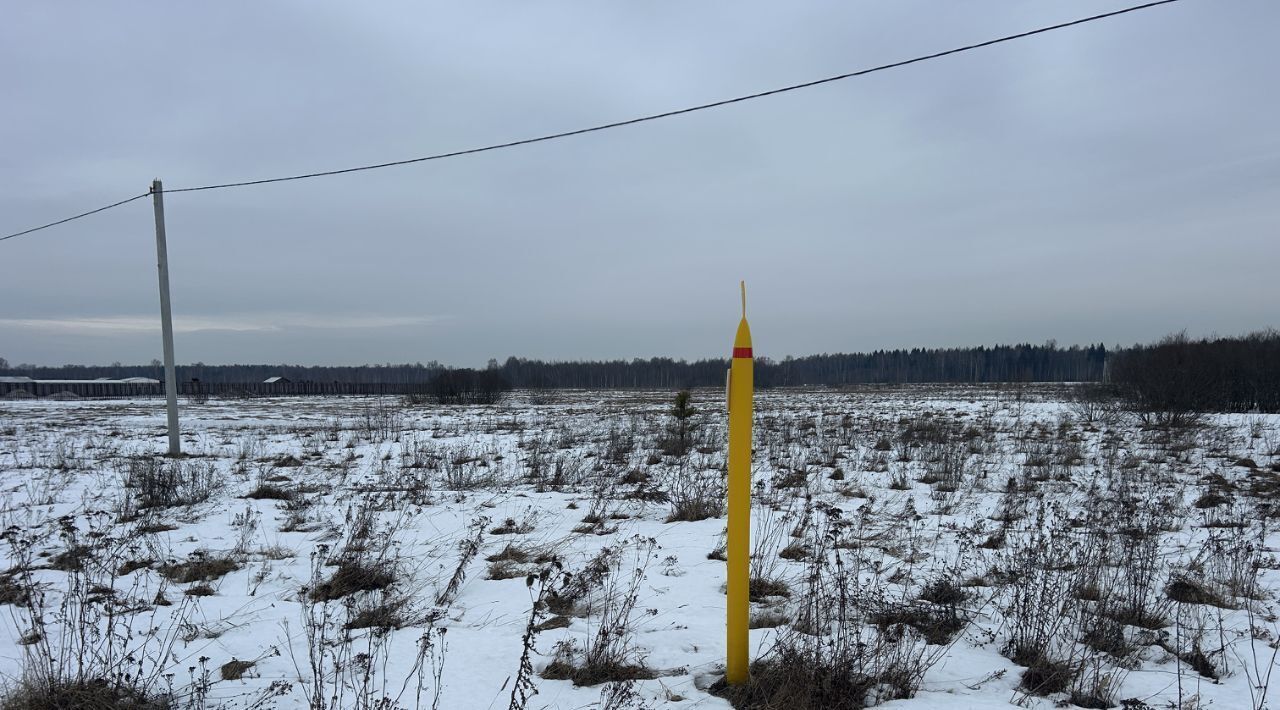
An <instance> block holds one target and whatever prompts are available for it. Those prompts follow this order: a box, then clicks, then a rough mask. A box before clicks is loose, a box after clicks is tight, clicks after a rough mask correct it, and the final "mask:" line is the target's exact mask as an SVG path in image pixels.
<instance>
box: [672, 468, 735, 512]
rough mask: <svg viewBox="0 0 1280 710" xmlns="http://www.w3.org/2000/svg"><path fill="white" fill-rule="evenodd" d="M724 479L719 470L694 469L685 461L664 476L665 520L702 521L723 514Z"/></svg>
mask: <svg viewBox="0 0 1280 710" xmlns="http://www.w3.org/2000/svg"><path fill="white" fill-rule="evenodd" d="M725 490H726V489H725V478H724V475H723V474H722V473H721V472H719V471H703V470H697V469H696V468H694V467H693V466H692V465H690V464H688V463H687V462H681V464H680V466H679V468H677V469H676V470H675V471H673V472H672V473H671V475H670V476H669V477H668V478H667V491H666V492H667V499H668V500H670V501H671V514H670V515H668V516H667V522H669V523H671V522H677V521H695V520H706V519H707V518H718V517H720V516H721V515H724V501H725Z"/></svg>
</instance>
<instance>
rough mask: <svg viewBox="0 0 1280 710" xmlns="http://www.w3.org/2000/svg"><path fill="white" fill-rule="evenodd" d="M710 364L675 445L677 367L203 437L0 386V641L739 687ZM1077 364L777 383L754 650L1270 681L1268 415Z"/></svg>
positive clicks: (1091, 686)
mask: <svg viewBox="0 0 1280 710" xmlns="http://www.w3.org/2000/svg"><path fill="white" fill-rule="evenodd" d="M722 394H723V393H721V392H715V391H697V392H695V393H694V406H695V407H697V408H698V410H699V413H698V414H697V415H695V417H694V421H695V422H696V423H697V424H698V427H697V428H696V429H695V430H694V432H693V434H692V436H691V439H690V440H689V441H688V442H687V446H688V447H689V448H688V450H687V451H685V452H683V453H682V452H681V449H683V448H685V445H682V444H681V442H680V441H678V440H677V439H676V437H675V435H674V434H673V433H672V432H671V424H672V418H671V416H670V414H669V410H670V408H671V400H672V395H673V393H671V392H650V393H634V392H556V393H549V394H538V395H535V394H531V393H516V394H515V395H514V396H512V397H511V398H510V399H509V400H508V401H507V402H506V403H505V404H502V405H498V406H493V407H440V406H435V405H419V406H407V405H405V404H404V403H402V402H400V401H399V400H395V399H382V400H378V399H374V398H331V399H321V398H299V399H258V400H243V401H222V400H212V401H209V402H206V403H184V404H183V406H182V413H181V416H182V424H183V430H184V435H183V447H184V452H185V453H186V454H188V457H187V458H183V459H180V460H171V459H167V458H163V457H159V456H158V454H159V453H161V452H163V451H164V450H165V446H166V438H165V432H164V409H163V401H159V400H147V401H127V402H120V401H111V402H105V401H18V400H15V401H0V514H2V515H3V520H2V521H0V523H2V524H0V527H3V528H4V529H5V533H4V540H3V541H0V555H2V556H3V557H4V560H3V563H2V567H0V602H2V603H3V607H2V609H0V625H2V626H3V629H2V630H0V675H3V677H5V678H7V679H8V685H9V687H10V688H11V689H15V688H18V687H19V686H20V685H21V679H22V678H23V676H24V672H25V673H27V674H28V675H33V674H34V675H40V674H43V675H44V676H46V677H47V676H49V675H51V674H52V675H54V676H57V677H62V678H65V677H71V678H75V677H80V678H82V679H88V678H97V677H101V676H103V675H104V674H108V675H109V674H111V673H113V672H114V673H117V674H128V676H129V681H128V682H129V683H132V684H135V685H139V686H144V687H145V688H146V689H147V690H148V691H150V692H151V693H163V692H171V693H172V694H173V695H174V697H176V698H177V699H178V702H177V706H178V707H254V706H256V707H278V708H292V707H326V708H327V707H334V708H338V707H343V708H345V707H395V706H399V707H406V708H412V707H439V708H447V709H454V708H462V709H466V708H506V707H512V706H514V707H528V708H542V707H550V708H587V707H677V708H695V707H697V708H727V707H730V705H729V703H728V702H727V701H726V700H724V699H722V698H720V697H716V696H714V695H712V694H711V693H709V692H708V688H709V686H711V684H712V683H714V682H715V681H716V680H717V679H718V677H719V674H720V673H721V672H722V666H721V664H722V660H723V658H722V657H723V643H724V591H723V587H724V580H725V566H724V563H723V562H722V561H720V555H719V554H718V550H719V548H720V547H721V546H722V545H723V530H724V518H723V514H722V511H721V510H718V508H719V507H720V503H721V500H722V497H723V495H722V485H723V481H722V476H723V467H724V460H725V457H724V409H723V404H722V401H721V399H722ZM1066 395H1067V390H1066V389H1065V388H1060V387H1048V386H1041V387H1032V388H1003V389H995V388H964V387H907V388H867V389H860V390H856V391H849V392H835V391H798V390H775V391H765V392H761V393H758V395H757V404H756V412H757V415H756V433H755V436H756V440H755V443H756V446H755V465H754V472H753V474H754V482H755V492H754V496H755V497H754V499H753V506H754V507H753V521H752V525H753V529H752V535H753V550H754V555H753V562H752V570H753V578H754V579H753V585H754V584H756V582H757V581H758V582H759V585H758V588H757V589H756V590H754V591H757V592H759V593H758V594H756V595H755V596H757V597H758V601H755V602H753V610H752V618H753V626H758V627H759V628H755V629H754V630H753V631H752V632H751V642H752V652H753V654H754V655H756V656H757V657H761V658H764V659H769V658H774V657H775V656H774V655H771V653H772V652H773V651H775V650H777V649H779V648H785V649H792V650H797V649H798V650H800V651H802V654H801V657H802V658H803V657H805V656H804V655H803V652H807V653H809V654H811V655H810V656H809V657H808V658H810V659H816V660H817V661H819V663H816V664H810V665H821V662H822V661H824V660H826V661H830V660H833V659H837V660H839V662H841V663H845V664H848V663H855V664H858V665H859V667H858V668H853V669H852V670H850V669H849V668H845V669H844V672H852V673H855V674H856V673H865V674H866V675H867V676H868V677H870V678H871V682H870V683H868V685H867V686H866V687H865V688H862V687H861V686H859V687H860V688H862V689H861V690H859V691H858V692H859V693H863V692H864V691H865V694H864V695H863V697H860V698H858V699H857V700H858V701H861V700H863V699H885V700H887V702H886V703H885V705H884V706H885V707H892V708H903V709H906V708H935V707H943V708H1000V707H1008V706H1009V705H1010V704H1011V703H1014V704H1021V705H1023V706H1024V707H1044V708H1048V707H1054V706H1055V705H1058V704H1070V702H1071V700H1073V699H1074V701H1076V702H1077V703H1084V704H1086V705H1088V704H1089V703H1090V702H1091V701H1102V702H1093V704H1092V706H1094V707H1101V706H1104V705H1105V704H1108V703H1109V704H1110V705H1111V706H1119V705H1120V703H1121V701H1125V700H1129V699H1133V700H1132V701H1131V705H1130V707H1134V708H1140V707H1145V706H1150V707H1187V708H1191V707H1206V706H1212V707H1216V708H1224V709H1234V708H1250V707H1262V706H1265V704H1266V703H1269V702H1270V700H1269V696H1264V692H1265V687H1266V685H1267V684H1268V683H1269V679H1270V674H1271V670H1272V668H1273V667H1274V665H1275V660H1276V643H1277V641H1276V639H1277V636H1278V635H1280V622H1278V621H1277V617H1276V616H1275V607H1276V595H1275V590H1277V589H1280V575H1278V574H1277V571H1276V568H1277V567H1278V566H1280V565H1278V564H1277V561H1276V558H1275V557H1274V554H1273V551H1274V549H1275V546H1276V545H1277V543H1280V538H1277V535H1276V533H1275V532H1273V530H1272V528H1273V527H1274V523H1273V520H1274V519H1275V516H1276V515H1277V513H1278V512H1280V507H1277V503H1280V473H1277V472H1276V471H1278V470H1280V418H1277V417H1276V416H1266V415H1216V416H1212V417H1208V418H1206V419H1205V420H1204V421H1202V422H1200V423H1199V424H1197V425H1195V426H1192V427H1180V428H1158V427H1147V426H1143V425H1142V423H1141V422H1140V421H1138V420H1137V418H1135V417H1132V416H1129V415H1122V414H1119V413H1116V412H1113V411H1109V410H1105V409H1095V408H1090V407H1086V406H1083V405H1080V404H1077V403H1074V402H1070V401H1067V398H1066ZM673 511H678V512H680V513H681V515H677V516H674V517H685V518H697V517H700V516H702V515H706V514H711V515H712V516H713V517H709V518H704V519H701V520H670V519H671V518H672V517H673ZM841 599H843V600H845V603H846V605H847V607H848V608H847V609H846V608H845V607H841V609H842V611H841V612H840V614H839V616H838V617H833V616H832V614H833V613H834V612H833V611H832V610H833V609H834V608H835V605H836V604H838V602H839V600H841ZM539 600H541V601H540V602H539ZM832 618H838V620H839V621H840V625H841V626H842V628H833V627H832V626H831V625H830V621H831V619H832ZM818 627H822V628H818ZM851 627H857V628H851ZM845 641H851V643H848V644H845V643H844V642H845ZM859 642H861V643H862V644H863V645H861V646H859V645H858V643H859ZM526 649H527V650H526ZM851 649H852V650H851ZM1011 659H1017V661H1019V662H1021V663H1022V664H1023V665H1019V663H1018V662H1015V660H1011ZM589 661H590V663H594V664H595V665H594V666H592V667H591V668H590V669H588V670H590V671H591V672H589V673H588V672H584V671H583V670H582V669H583V667H584V665H589V663H588V662H589ZM1026 666H1034V667H1035V670H1034V672H1033V673H1031V674H1027V673H1026ZM764 668H765V666H761V667H760V669H764ZM522 669H523V670H522ZM760 669H758V670H760ZM886 669H888V670H889V671H893V673H889V672H887V671H886ZM784 670H786V669H784ZM544 675H549V676H553V677H565V676H576V677H577V679H578V680H579V681H596V680H608V679H610V678H613V679H614V680H613V681H611V682H601V683H598V684H596V685H581V686H575V684H574V682H573V680H570V679H550V678H547V677H544ZM775 675H776V674H775ZM793 675H794V674H793ZM224 676H225V677H224ZM628 677H630V678H632V679H633V680H626V678H628ZM912 686H918V689H916V688H913V687H912ZM1020 686H1021V689H1020ZM910 689H915V691H916V692H915V694H914V697H911V698H906V699H902V698H899V699H893V698H894V696H896V695H902V694H904V691H906V690H910ZM1027 690H1030V691H1036V692H1033V693H1028V692H1025V691H1027ZM1277 692H1280V691H1277ZM384 697H386V698H390V699H391V702H392V703H393V704H384V705H377V702H378V701H379V699H381V698H384ZM1273 705H1275V706H1280V702H1276V703H1273Z"/></svg>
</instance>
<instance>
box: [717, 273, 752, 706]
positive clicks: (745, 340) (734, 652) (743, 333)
mask: <svg viewBox="0 0 1280 710" xmlns="http://www.w3.org/2000/svg"><path fill="white" fill-rule="evenodd" d="M741 288H742V321H741V322H739V323H738V334H737V335H736V336H735V337H734V339H733V361H732V365H731V366H730V367H729V383H728V390H729V532H728V539H727V541H726V552H727V557H728V567H729V580H728V585H727V586H728V600H727V611H728V613H727V625H726V626H727V641H728V643H727V652H728V653H727V656H728V657H727V659H726V664H725V666H726V668H725V676H724V679H725V682H726V683H729V684H730V685H737V684H739V683H745V682H746V681H747V664H748V660H747V655H748V654H747V618H748V614H749V611H748V602H749V600H750V591H749V588H750V584H751V571H750V569H751V568H750V562H749V554H750V548H751V414H752V397H753V392H754V381H753V377H754V373H753V371H752V366H753V364H754V361H753V359H752V355H751V328H750V327H749V326H748V325H747V284H746V282H745V281H744V282H742V284H741Z"/></svg>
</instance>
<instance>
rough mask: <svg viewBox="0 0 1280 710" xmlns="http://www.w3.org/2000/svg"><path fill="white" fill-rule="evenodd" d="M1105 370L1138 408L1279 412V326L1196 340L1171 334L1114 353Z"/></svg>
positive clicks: (1122, 392) (1164, 410) (1189, 410)
mask: <svg viewBox="0 0 1280 710" xmlns="http://www.w3.org/2000/svg"><path fill="white" fill-rule="evenodd" d="M1109 375H1110V377H1109V380H1110V383H1111V385H1112V386H1113V387H1115V388H1116V390H1117V391H1118V392H1119V393H1120V394H1121V396H1123V397H1124V398H1125V399H1127V400H1128V402H1129V404H1130V405H1131V406H1132V407H1133V408H1134V409H1136V410H1138V411H1142V412H1156V413H1165V414H1178V413H1188V412H1247V411H1254V410H1256V411H1261V412H1280V332H1277V331H1275V330H1268V331H1263V332H1259V333H1253V334H1251V335H1246V336H1243V337H1232V338H1212V339H1208V338H1206V339H1201V340H1192V339H1189V338H1188V337H1187V336H1186V334H1185V333H1179V334H1176V335H1171V336H1168V337H1166V338H1164V339H1163V340H1161V341H1159V342H1157V343H1155V344H1154V345H1145V346H1142V345H1139V346H1135V347H1133V348H1129V349H1126V350H1124V351H1122V352H1119V353H1116V354H1115V355H1114V357H1113V359H1112V362H1111V365H1110V372H1109Z"/></svg>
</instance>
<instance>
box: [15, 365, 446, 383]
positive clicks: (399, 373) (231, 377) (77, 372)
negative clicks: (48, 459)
mask: <svg viewBox="0 0 1280 710" xmlns="http://www.w3.org/2000/svg"><path fill="white" fill-rule="evenodd" d="M445 369H448V368H446V367H445V366H444V365H441V364H440V363H438V362H434V361H432V362H429V363H427V364H425V365H424V364H422V363H420V362H419V363H413V364H403V365H393V364H391V363H387V364H385V365H377V364H375V365H336V366H334V365H310V366H309V365H206V364H204V363H202V362H197V363H195V364H193V365H178V366H177V368H176V374H177V376H178V381H179V382H190V381H191V380H193V379H198V380H200V381H201V382H205V383H213V384H242V383H246V382H262V381H263V380H265V379H267V378H268V377H276V376H280V377H285V378H288V379H290V380H292V381H294V382H350V383H360V384H416V383H426V382H430V381H431V378H432V377H434V376H435V375H436V373H438V372H441V371H442V370H445ZM0 375H25V376H27V377H31V378H34V379H37V380H93V379H97V378H99V377H107V378H110V379H113V380H115V379H122V378H125V377H151V378H154V379H157V380H163V379H164V365H163V364H162V363H161V362H160V361H159V360H152V361H151V364H149V365H122V364H120V363H118V362H117V363H113V364H111V365H62V366H58V367H46V366H41V365H28V364H20V365H16V366H14V367H10V368H0Z"/></svg>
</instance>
